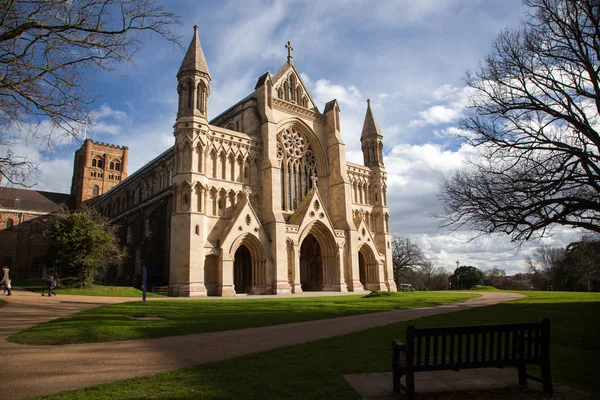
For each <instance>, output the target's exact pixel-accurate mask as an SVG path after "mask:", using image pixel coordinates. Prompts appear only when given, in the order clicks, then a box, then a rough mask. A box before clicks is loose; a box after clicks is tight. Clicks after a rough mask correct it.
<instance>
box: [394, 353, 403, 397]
mask: <svg viewBox="0 0 600 400" xmlns="http://www.w3.org/2000/svg"><path fill="white" fill-rule="evenodd" d="M399 358H400V352H399V351H398V350H396V348H394V347H393V348H392V384H393V386H394V392H396V393H398V392H400V378H401V377H402V375H401V374H399V373H398V369H397V368H396V361H398V359H399Z"/></svg>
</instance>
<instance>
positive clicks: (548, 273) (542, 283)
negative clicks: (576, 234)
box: [525, 246, 566, 289]
mask: <svg viewBox="0 0 600 400" xmlns="http://www.w3.org/2000/svg"><path fill="white" fill-rule="evenodd" d="M564 258H565V248H563V247H550V246H541V247H538V248H536V249H535V251H534V252H533V256H532V257H529V256H527V257H526V258H525V266H526V268H527V269H528V271H529V272H530V273H531V274H533V283H534V286H536V288H537V289H548V286H552V287H554V288H556V289H560V288H561V287H562V286H563V282H564V281H565V276H566V272H565V270H564V262H563V260H564Z"/></svg>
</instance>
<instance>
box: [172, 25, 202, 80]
mask: <svg viewBox="0 0 600 400" xmlns="http://www.w3.org/2000/svg"><path fill="white" fill-rule="evenodd" d="M183 72H200V73H202V74H206V75H208V78H209V79H210V72H208V65H207V64H206V59H205V58H204V52H203V51H202V46H200V39H199V38H198V25H194V37H193V38H192V42H191V43H190V47H188V50H187V52H186V53H185V57H183V62H182V63H181V67H179V71H178V72H177V76H178V77H179V75H181V73H183Z"/></svg>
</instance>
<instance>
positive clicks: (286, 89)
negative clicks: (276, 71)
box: [283, 81, 290, 100]
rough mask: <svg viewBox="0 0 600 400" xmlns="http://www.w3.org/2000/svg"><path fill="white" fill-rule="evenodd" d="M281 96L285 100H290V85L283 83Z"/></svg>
mask: <svg viewBox="0 0 600 400" xmlns="http://www.w3.org/2000/svg"><path fill="white" fill-rule="evenodd" d="M283 96H284V99H285V100H289V99H290V85H289V84H288V83H287V81H285V82H283Z"/></svg>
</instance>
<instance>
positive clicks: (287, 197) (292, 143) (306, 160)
mask: <svg viewBox="0 0 600 400" xmlns="http://www.w3.org/2000/svg"><path fill="white" fill-rule="evenodd" d="M277 159H278V160H279V164H280V179H281V209H282V210H284V211H293V210H295V209H296V208H297V207H298V205H299V204H300V202H301V201H302V198H303V197H304V196H305V195H306V193H307V192H308V190H309V189H311V188H312V179H311V177H312V176H313V175H315V176H316V175H317V160H316V157H315V153H314V151H313V149H312V148H311V145H310V144H309V143H308V142H307V141H306V139H305V138H304V137H303V136H302V134H301V133H300V132H298V131H297V130H295V129H294V128H288V129H285V130H283V131H282V132H280V133H279V134H278V135H277Z"/></svg>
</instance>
